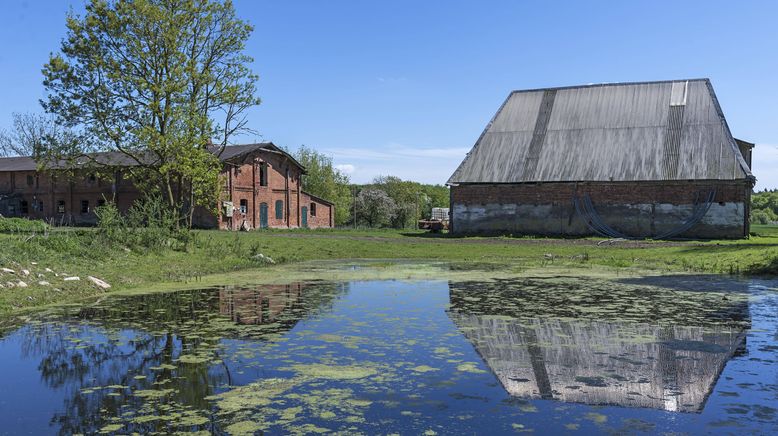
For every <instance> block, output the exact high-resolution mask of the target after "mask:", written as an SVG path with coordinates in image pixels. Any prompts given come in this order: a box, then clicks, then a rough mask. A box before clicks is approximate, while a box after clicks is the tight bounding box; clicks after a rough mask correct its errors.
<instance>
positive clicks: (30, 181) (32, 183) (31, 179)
mask: <svg viewBox="0 0 778 436" xmlns="http://www.w3.org/2000/svg"><path fill="white" fill-rule="evenodd" d="M34 184H35V179H33V177H32V176H27V186H32V185H34Z"/></svg>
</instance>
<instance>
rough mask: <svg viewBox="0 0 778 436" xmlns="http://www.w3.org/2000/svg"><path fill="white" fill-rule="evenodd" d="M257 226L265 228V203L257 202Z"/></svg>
mask: <svg viewBox="0 0 778 436" xmlns="http://www.w3.org/2000/svg"><path fill="white" fill-rule="evenodd" d="M259 228H260V229H266V228H267V203H259Z"/></svg>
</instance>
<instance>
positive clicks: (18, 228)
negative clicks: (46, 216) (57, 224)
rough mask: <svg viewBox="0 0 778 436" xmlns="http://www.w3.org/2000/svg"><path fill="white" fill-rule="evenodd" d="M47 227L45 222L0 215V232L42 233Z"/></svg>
mask: <svg viewBox="0 0 778 436" xmlns="http://www.w3.org/2000/svg"><path fill="white" fill-rule="evenodd" d="M48 228H49V226H48V225H46V223H44V222H43V221H39V220H29V219H26V218H5V217H0V233H34V232H38V233H43V232H45V231H46V230H47V229H48Z"/></svg>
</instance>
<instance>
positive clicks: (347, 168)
mask: <svg viewBox="0 0 778 436" xmlns="http://www.w3.org/2000/svg"><path fill="white" fill-rule="evenodd" d="M335 169H337V170H339V171H340V172H342V173H343V174H353V173H354V171H355V170H356V169H357V167H355V166H354V165H351V164H340V165H335Z"/></svg>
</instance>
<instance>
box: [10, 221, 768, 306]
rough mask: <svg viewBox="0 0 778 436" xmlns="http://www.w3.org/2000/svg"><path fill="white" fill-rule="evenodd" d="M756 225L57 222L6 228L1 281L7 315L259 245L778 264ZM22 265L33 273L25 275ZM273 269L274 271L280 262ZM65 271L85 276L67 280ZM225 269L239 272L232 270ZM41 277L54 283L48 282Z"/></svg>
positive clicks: (547, 260)
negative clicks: (725, 237)
mask: <svg viewBox="0 0 778 436" xmlns="http://www.w3.org/2000/svg"><path fill="white" fill-rule="evenodd" d="M752 230H753V232H754V234H756V235H758V236H753V237H751V238H750V239H748V240H741V241H710V242H680V243H663V242H632V241H627V242H618V243H615V244H612V245H611V244H601V245H598V244H597V243H598V242H601V241H603V240H602V239H596V238H587V239H567V240H566V239H552V238H507V237H495V238H486V237H480V238H452V237H448V236H446V235H432V234H429V233H423V232H420V231H416V230H407V231H397V230H347V229H328V230H285V231H280V230H271V231H258V232H249V233H231V232H223V231H196V232H194V235H195V236H194V239H193V240H192V241H190V242H189V243H188V244H187V246H186V247H184V248H183V249H180V251H176V250H173V249H163V250H158V251H151V252H144V251H135V250H131V249H129V248H127V247H123V246H120V245H116V244H106V243H105V242H104V241H102V240H101V239H100V238H97V237H96V235H97V233H96V232H95V231H94V230H90V229H79V230H72V229H70V230H57V229H55V230H53V231H51V232H50V234H48V235H43V234H34V233H33V234H29V233H22V232H20V233H12V234H0V267H6V268H11V269H13V270H14V271H15V273H14V274H10V273H0V284H2V285H3V286H4V288H2V289H0V314H2V313H7V312H9V311H12V310H15V309H21V308H26V307H32V306H40V305H43V304H49V303H56V302H66V301H70V300H73V299H76V298H82V297H87V296H92V295H95V294H99V293H101V292H104V291H102V290H100V289H99V288H98V287H97V286H95V285H93V284H92V283H91V282H89V281H87V280H86V277H87V276H88V275H92V276H95V277H98V278H101V279H103V280H106V281H107V282H108V283H110V284H111V285H112V288H111V291H114V290H132V289H139V288H145V289H149V288H153V287H160V286H170V284H174V285H176V286H178V285H181V284H185V283H190V284H191V283H193V282H194V283H197V282H198V280H201V279H202V277H203V276H207V275H212V274H226V273H231V272H235V271H252V270H256V269H258V268H269V267H268V265H267V264H265V263H263V261H262V260H261V259H256V258H255V256H256V255H257V254H259V253H262V254H263V255H265V256H269V257H271V258H273V259H274V260H275V261H276V262H277V263H293V262H300V261H308V260H332V259H430V260H441V261H464V262H495V263H504V264H508V265H510V266H511V267H516V266H521V267H543V266H552V265H553V266H555V267H589V268H590V267H592V266H603V267H614V268H635V269H641V270H655V271H673V272H680V271H686V272H695V273H717V274H718V273H724V274H776V273H778V228H776V227H768V226H754V227H753V229H752ZM46 268H49V269H50V270H52V271H53V272H48V271H46ZM22 269H24V270H28V271H29V273H30V275H29V276H24V275H23V274H22V273H21V270H22ZM264 271H265V272H270V273H271V274H272V271H274V269H273V268H272V267H270V269H267V270H264ZM54 273H56V274H57V275H56V276H55V275H54ZM39 274H40V275H41V276H40V277H39V276H38V275H39ZM279 274H281V272H280V271H279ZM65 275H72V276H78V277H80V278H81V280H80V281H77V282H65V281H63V277H64V276H65ZM242 275H243V276H244V277H245V276H246V274H245V273H244V274H242ZM220 277H222V280H224V281H229V279H228V277H227V276H223V275H222V276H220ZM279 278H280V277H279ZM19 280H22V281H24V282H25V283H26V284H27V285H28V286H27V287H23V288H22V287H18V286H13V287H9V286H8V282H11V283H13V284H14V285H15V284H16V283H18V281H19ZM39 281H47V282H49V283H50V284H51V285H49V286H46V285H39V284H38V282H39Z"/></svg>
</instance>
